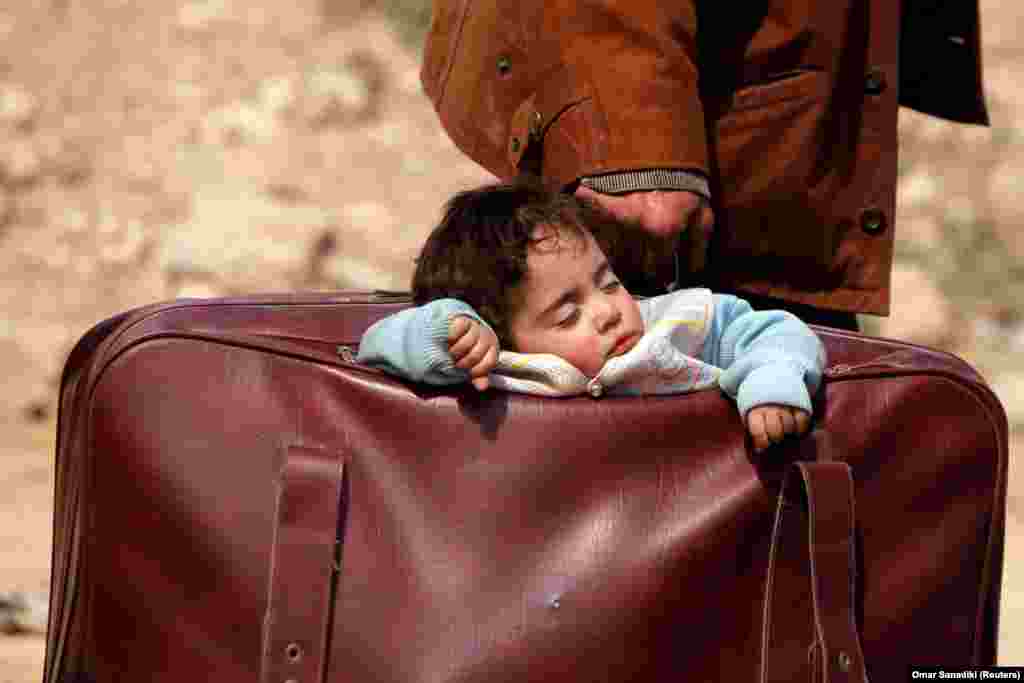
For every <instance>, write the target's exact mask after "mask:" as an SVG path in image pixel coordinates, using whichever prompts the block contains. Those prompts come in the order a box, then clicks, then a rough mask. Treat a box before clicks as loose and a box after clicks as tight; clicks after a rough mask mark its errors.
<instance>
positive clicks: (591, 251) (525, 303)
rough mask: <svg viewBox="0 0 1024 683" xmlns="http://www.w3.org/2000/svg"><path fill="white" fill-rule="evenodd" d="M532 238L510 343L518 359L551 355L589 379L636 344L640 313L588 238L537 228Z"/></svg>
mask: <svg viewBox="0 0 1024 683" xmlns="http://www.w3.org/2000/svg"><path fill="white" fill-rule="evenodd" d="M534 238H535V239H539V240H540V241H539V242H537V243H536V244H534V245H533V246H531V248H530V249H529V251H528V253H527V256H526V265H527V275H526V278H525V279H524V280H523V282H522V284H520V285H518V286H517V287H516V289H515V290H514V291H513V293H512V297H513V299H512V310H513V313H512V315H511V318H510V320H509V323H510V324H509V328H510V330H509V331H510V333H511V335H512V341H513V342H514V343H515V345H516V349H517V350H518V351H519V352H520V353H553V354H555V355H556V356H560V357H562V358H563V359H565V360H567V361H569V362H570V363H572V364H573V365H574V366H575V367H576V368H578V369H579V370H580V371H581V372H583V373H584V374H585V375H587V376H588V377H594V376H595V375H597V373H598V372H599V371H600V370H601V368H602V367H603V366H604V364H605V361H607V360H608V359H609V358H611V357H612V356H620V355H622V354H624V353H626V351H628V350H629V349H631V348H633V346H635V345H636V343H637V342H638V341H639V340H640V337H641V336H642V335H643V333H644V327H643V320H642V319H641V317H640V308H639V307H638V306H637V304H636V301H634V299H633V297H632V296H630V294H629V292H627V291H626V289H625V288H624V287H623V286H622V285H621V284H620V283H619V280H618V278H617V277H615V274H614V273H613V272H612V271H611V267H610V266H609V265H608V260H607V259H606V258H605V255H604V252H602V251H601V248H600V247H599V246H598V245H597V243H596V242H595V241H594V238H593V237H592V236H591V235H590V234H589V233H587V234H586V235H585V237H584V238H582V239H581V238H578V237H576V236H574V235H572V234H567V233H566V232H565V231H562V232H556V231H555V230H553V229H552V228H548V227H542V228H540V229H538V232H537V233H535V234H534Z"/></svg>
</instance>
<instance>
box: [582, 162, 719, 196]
mask: <svg viewBox="0 0 1024 683" xmlns="http://www.w3.org/2000/svg"><path fill="white" fill-rule="evenodd" d="M580 184H581V185H583V186H584V187H589V188H590V189H591V190H594V191H595V192H601V193H604V194H624V193H626V192H643V191H647V190H686V191H688V192H693V193H694V194H699V195H700V196H701V197H704V199H707V200H710V199H711V188H710V187H709V186H708V179H707V178H705V177H704V176H703V175H702V174H700V173H696V172H694V171H683V170H679V169H669V168H646V169H641V170H639V171H616V172H614V173H605V174H603V175H598V176H584V177H583V178H580Z"/></svg>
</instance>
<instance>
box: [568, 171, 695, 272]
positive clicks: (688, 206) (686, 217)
mask: <svg viewBox="0 0 1024 683" xmlns="http://www.w3.org/2000/svg"><path fill="white" fill-rule="evenodd" d="M576 196H578V197H581V198H583V199H587V200H589V201H591V202H594V203H595V204H597V205H598V206H600V207H602V208H603V209H604V210H605V211H607V212H609V213H610V214H612V215H613V216H615V217H616V218H618V219H619V220H621V221H623V222H624V223H626V224H632V225H635V226H636V227H638V228H639V229H640V230H642V231H643V232H644V233H645V234H646V235H647V236H649V237H651V238H653V243H654V245H655V246H654V247H653V248H654V249H655V250H656V252H657V253H656V254H655V255H654V256H655V258H654V259H653V263H652V264H650V265H653V267H654V269H655V272H652V273H647V275H648V276H653V277H654V278H655V280H656V282H657V283H658V284H667V283H669V282H672V280H674V279H675V259H674V257H673V255H672V254H673V251H674V250H675V249H676V248H679V251H680V254H679V256H680V265H681V267H682V268H683V269H684V271H685V272H686V273H698V272H700V271H702V270H703V269H704V266H705V265H706V263H707V250H708V242H709V241H710V238H711V231H712V229H713V227H714V212H713V211H712V210H711V206H710V205H709V204H708V202H707V200H706V199H704V198H703V197H702V196H700V195H699V194H695V193H693V192H688V191H686V190H644V191H638V192H629V193H626V194H621V195H611V194H603V193H601V192H595V191H594V190H591V189H590V188H588V187H584V186H583V185H580V186H579V187H578V188H577V190H576ZM650 265H648V267H650Z"/></svg>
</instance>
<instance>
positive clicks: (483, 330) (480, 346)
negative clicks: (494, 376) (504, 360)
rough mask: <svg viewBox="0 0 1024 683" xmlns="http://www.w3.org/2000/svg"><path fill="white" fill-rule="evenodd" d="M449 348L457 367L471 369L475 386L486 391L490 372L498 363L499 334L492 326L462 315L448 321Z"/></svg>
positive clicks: (470, 374)
mask: <svg viewBox="0 0 1024 683" xmlns="http://www.w3.org/2000/svg"><path fill="white" fill-rule="evenodd" d="M448 352H449V353H451V354H452V359H453V360H454V361H455V367H457V368H462V369H463V370H469V376H470V378H471V379H472V381H473V386H475V387H476V388H477V389H479V390H480V391H483V390H484V389H486V388H487V387H488V386H489V385H490V381H489V380H488V379H487V375H488V374H490V372H491V370H493V369H494V366H495V365H497V363H498V337H497V336H496V335H495V334H494V332H492V331H491V330H490V328H488V327H486V326H484V325H481V324H480V323H478V322H477V321H476V320H473V319H472V318H468V317H466V316H463V315H459V316H456V317H454V318H452V321H451V322H450V323H448Z"/></svg>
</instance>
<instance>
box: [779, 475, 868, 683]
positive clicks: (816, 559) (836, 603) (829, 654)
mask: <svg viewBox="0 0 1024 683" xmlns="http://www.w3.org/2000/svg"><path fill="white" fill-rule="evenodd" d="M795 494H798V495H799V496H800V502H801V504H800V506H799V507H801V508H805V509H806V512H805V513H804V514H805V515H806V529H807V533H806V535H805V536H804V538H805V539H806V542H807V558H808V560H809V562H810V567H811V596H812V604H813V608H814V612H813V613H814V633H815V641H814V644H813V645H812V655H813V656H814V659H815V662H814V663H815V667H814V668H815V678H816V679H817V680H819V681H821V682H822V683H829V682H832V681H834V682H838V681H860V682H864V683H866V682H867V674H866V672H865V667H864V654H863V652H862V648H861V643H860V635H859V634H858V632H857V622H856V615H855V612H854V586H855V585H856V581H855V576H856V555H855V553H854V546H855V539H854V525H855V518H854V506H853V476H852V474H851V472H850V466H849V465H847V464H846V463H844V462H813V463H811V462H798V463H794V464H793V465H792V466H791V467H790V469H789V470H788V471H787V472H786V477H785V479H784V481H783V484H782V490H781V491H780V492H779V498H778V504H777V506H776V512H775V524H774V526H773V528H772V541H771V551H770V555H769V558H768V574H767V578H766V581H765V591H764V621H763V627H762V637H761V677H760V680H761V683H766V682H767V681H769V680H771V678H770V677H769V672H768V663H769V653H770V648H771V639H772V635H773V628H772V627H773V623H772V601H773V594H774V588H775V587H774V585H773V584H774V578H775V564H776V555H777V553H778V550H779V539H780V534H781V531H782V527H783V524H785V523H786V522H788V521H789V520H790V519H792V518H793V517H795V516H796V515H797V514H799V512H803V510H800V511H799V512H798V511H797V510H794V508H795V507H797V506H796V505H794V502H793V497H794V495H795Z"/></svg>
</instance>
